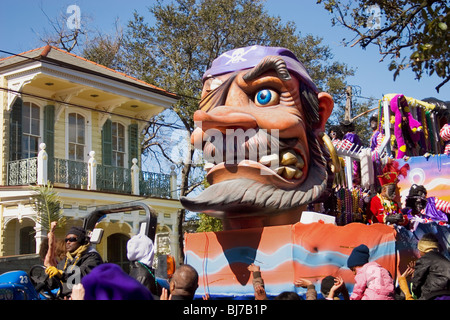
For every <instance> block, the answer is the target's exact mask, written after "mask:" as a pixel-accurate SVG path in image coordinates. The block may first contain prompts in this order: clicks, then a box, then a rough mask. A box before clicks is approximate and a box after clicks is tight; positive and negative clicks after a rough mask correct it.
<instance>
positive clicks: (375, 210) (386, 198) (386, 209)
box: [367, 161, 409, 226]
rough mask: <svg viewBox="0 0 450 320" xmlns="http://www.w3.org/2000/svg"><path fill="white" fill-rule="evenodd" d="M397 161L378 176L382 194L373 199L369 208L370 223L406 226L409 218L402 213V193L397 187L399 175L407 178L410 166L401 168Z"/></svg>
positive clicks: (388, 164)
mask: <svg viewBox="0 0 450 320" xmlns="http://www.w3.org/2000/svg"><path fill="white" fill-rule="evenodd" d="M398 167H399V163H398V162H397V161H389V162H388V163H387V164H386V165H385V166H384V168H383V174H382V175H380V176H378V180H379V182H380V185H381V192H380V193H378V194H377V195H375V196H374V197H372V199H371V200H370V202H369V205H368V206H367V220H368V221H369V223H386V224H398V225H401V226H406V225H407V224H408V217H407V216H406V214H403V213H402V211H401V202H400V192H399V189H398V186H397V183H398V181H399V180H398V177H399V175H402V176H404V177H405V176H406V173H407V171H408V170H409V165H408V164H405V165H404V166H402V167H401V168H398Z"/></svg>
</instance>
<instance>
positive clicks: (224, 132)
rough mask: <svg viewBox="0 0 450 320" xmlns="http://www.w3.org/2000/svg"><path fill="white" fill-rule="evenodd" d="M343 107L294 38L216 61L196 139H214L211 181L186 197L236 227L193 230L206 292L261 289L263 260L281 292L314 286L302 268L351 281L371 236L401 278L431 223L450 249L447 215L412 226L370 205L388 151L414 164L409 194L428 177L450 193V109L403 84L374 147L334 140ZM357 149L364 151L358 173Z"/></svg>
mask: <svg viewBox="0 0 450 320" xmlns="http://www.w3.org/2000/svg"><path fill="white" fill-rule="evenodd" d="M332 108H333V100H332V99H331V97H330V95H328V94H327V93H323V92H319V90H318V89H317V87H316V86H315V84H314V82H313V81H312V79H311V78H310V76H309V75H308V73H307V71H306V69H305V67H304V66H303V64H302V63H301V62H300V61H299V60H298V59H297V58H296V57H295V55H294V54H293V53H292V52H291V51H289V50H287V49H284V48H273V47H261V46H251V47H246V48H239V49H234V50H231V51H228V52H225V53H224V54H222V55H221V56H219V57H218V58H217V59H216V60H215V61H214V62H213V63H212V66H211V68H210V69H209V70H207V71H206V72H205V75H204V77H203V93H202V100H201V102H200V107H199V110H198V111H197V112H196V113H195V114H194V121H195V122H196V125H197V128H196V129H195V131H194V132H193V133H192V136H191V141H192V144H193V145H194V146H195V147H196V148H198V149H201V150H203V154H204V157H205V159H206V165H205V170H207V172H208V173H207V180H208V182H209V184H210V186H209V187H208V188H206V189H205V190H204V191H203V192H202V193H201V194H200V195H198V196H196V197H194V198H186V197H185V198H182V199H180V200H181V203H182V204H183V206H184V207H185V208H186V209H188V210H191V211H194V212H205V213H207V214H210V215H212V216H215V217H218V218H220V219H222V221H223V223H224V231H221V232H204V233H193V234H186V235H185V248H184V252H185V263H188V264H191V265H192V266H194V267H195V268H196V270H197V271H198V273H199V282H200V286H199V289H198V291H197V295H198V296H199V297H200V296H202V295H204V294H209V295H210V296H211V297H212V298H221V297H222V298H233V299H252V298H253V297H254V291H253V286H252V276H251V274H250V272H249V271H248V270H247V267H248V266H249V265H250V264H252V263H254V264H257V265H259V266H260V268H261V273H262V277H263V279H264V282H265V289H266V292H267V294H268V295H269V297H270V296H275V295H277V294H279V293H280V292H282V291H296V292H298V293H299V294H303V293H304V290H305V289H302V288H297V287H295V286H294V281H295V280H296V279H297V278H309V279H311V280H313V282H314V283H315V285H316V289H317V291H318V292H320V280H321V279H322V278H324V277H325V276H328V275H335V276H337V275H340V276H342V277H343V278H344V281H345V283H346V286H347V288H348V289H349V291H350V292H351V290H352V288H353V275H352V274H351V271H350V270H349V269H348V268H347V267H346V261H347V258H348V255H349V254H350V252H351V250H352V249H353V248H354V247H356V246H358V245H360V244H362V243H364V244H366V245H367V246H368V247H369V248H370V256H371V260H376V261H378V262H379V263H380V264H381V265H383V266H384V267H385V268H386V269H388V270H389V271H390V272H391V274H392V275H393V277H394V279H395V278H396V276H397V275H398V274H399V272H403V271H404V269H405V268H406V264H407V263H408V262H409V261H410V260H412V259H415V258H417V257H418V252H417V239H420V237H421V235H422V234H424V233H426V232H429V231H430V230H431V231H433V232H434V233H437V234H438V236H439V239H440V241H441V242H442V243H441V244H442V246H443V248H447V249H448V244H449V243H450V242H449V240H450V235H449V228H448V225H447V224H446V223H445V222H444V221H426V220H423V221H419V222H418V223H416V224H415V225H414V228H412V229H410V228H408V227H405V226H400V225H396V224H392V225H388V224H384V223H376V224H371V225H369V224H368V220H367V212H366V209H365V208H366V206H367V204H368V203H369V201H370V198H371V197H373V196H374V195H375V194H376V193H377V188H378V187H379V185H378V183H379V182H378V178H377V177H378V175H379V173H380V172H382V168H383V166H384V165H385V164H386V163H387V162H388V161H396V162H398V165H399V166H404V165H405V164H408V166H407V167H409V171H408V173H407V175H406V177H405V178H402V179H399V180H398V183H397V185H398V188H399V190H400V195H401V196H402V198H405V197H406V196H407V195H408V191H409V189H410V187H411V185H413V184H421V185H423V186H425V187H426V189H427V190H428V195H427V196H433V197H436V198H439V199H442V200H443V201H444V202H445V201H450V193H449V192H448V191H447V189H448V185H450V156H448V155H447V154H445V153H444V151H445V150H446V146H448V141H449V138H450V133H449V131H450V128H449V129H447V128H448V124H447V121H448V112H447V113H445V110H444V112H441V113H439V112H437V109H438V108H437V107H436V105H435V104H433V103H428V102H425V101H420V100H415V99H412V98H409V97H405V96H403V95H401V94H393V95H385V96H384V97H383V99H381V101H380V104H379V110H378V123H379V126H378V130H379V135H378V139H377V141H378V145H377V147H376V148H375V149H374V150H372V149H371V148H365V147H363V146H352V145H351V144H350V145H349V144H348V143H340V144H333V142H332V141H331V140H330V138H329V137H328V135H326V134H325V133H324V132H325V123H326V121H327V120H328V117H329V116H330V114H331V111H332ZM391 119H392V121H391ZM230 134H231V135H232V138H231V139H229V136H230ZM449 149H450V148H449ZM353 161H357V162H359V166H358V168H359V169H358V170H360V172H358V176H359V177H360V179H359V180H358V181H355V180H354V179H353V177H354V175H355V172H353V170H354V168H355V167H354V166H353V165H352V162H353ZM345 164H350V165H345ZM355 182H358V183H357V184H356V183H355Z"/></svg>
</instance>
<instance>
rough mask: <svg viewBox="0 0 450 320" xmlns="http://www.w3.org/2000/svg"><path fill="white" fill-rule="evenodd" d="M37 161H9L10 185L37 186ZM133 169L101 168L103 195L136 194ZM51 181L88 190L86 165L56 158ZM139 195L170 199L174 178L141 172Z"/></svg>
mask: <svg viewBox="0 0 450 320" xmlns="http://www.w3.org/2000/svg"><path fill="white" fill-rule="evenodd" d="M37 166H38V160H37V158H29V159H22V160H16V161H9V162H8V163H7V170H8V173H7V175H8V177H7V179H8V185H10V186H16V185H30V184H36V182H37ZM131 174H132V172H131V169H128V168H122V167H113V166H105V165H101V164H97V173H96V182H97V188H96V190H99V191H107V192H117V193H125V194H131V193H132V186H131ZM48 180H49V181H50V182H52V183H53V184H55V183H56V184H59V185H64V186H66V187H68V188H72V189H87V185H88V164H87V163H86V162H80V161H73V160H67V159H58V158H54V159H53V160H50V161H48ZM139 195H141V196H151V197H160V198H170V197H171V192H170V175H169V174H163V173H155V172H147V171H140V174H139Z"/></svg>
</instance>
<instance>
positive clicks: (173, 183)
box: [170, 165, 178, 199]
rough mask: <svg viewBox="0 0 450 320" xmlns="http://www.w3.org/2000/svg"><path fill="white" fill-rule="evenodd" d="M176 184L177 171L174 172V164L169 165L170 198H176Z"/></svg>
mask: <svg viewBox="0 0 450 320" xmlns="http://www.w3.org/2000/svg"><path fill="white" fill-rule="evenodd" d="M177 191H178V186H177V173H176V172H175V166H174V165H171V166H170V197H171V198H172V199H178V192H177Z"/></svg>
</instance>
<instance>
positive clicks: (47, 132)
mask: <svg viewBox="0 0 450 320" xmlns="http://www.w3.org/2000/svg"><path fill="white" fill-rule="evenodd" d="M43 141H44V143H45V145H46V147H45V151H46V152H47V156H48V179H49V180H50V181H54V171H55V170H54V161H53V159H54V158H55V106H51V105H48V106H45V107H44V138H43Z"/></svg>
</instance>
